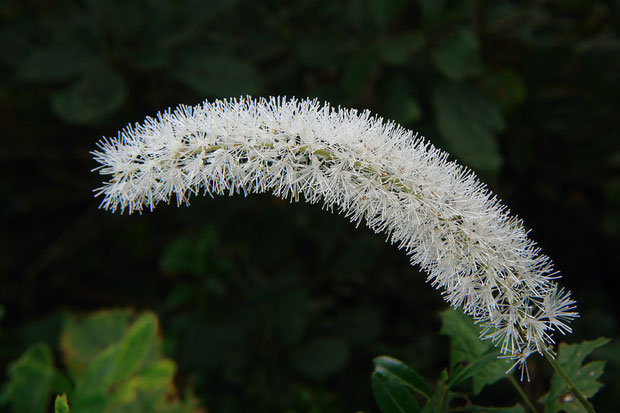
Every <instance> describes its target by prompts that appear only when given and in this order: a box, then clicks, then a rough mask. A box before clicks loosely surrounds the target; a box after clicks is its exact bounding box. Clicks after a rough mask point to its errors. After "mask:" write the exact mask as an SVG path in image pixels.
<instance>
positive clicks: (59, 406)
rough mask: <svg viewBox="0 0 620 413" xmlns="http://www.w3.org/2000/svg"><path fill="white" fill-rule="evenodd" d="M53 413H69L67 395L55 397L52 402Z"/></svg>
mask: <svg viewBox="0 0 620 413" xmlns="http://www.w3.org/2000/svg"><path fill="white" fill-rule="evenodd" d="M54 413H69V404H68V403H67V395H66V394H62V395H60V394H59V395H58V396H56V401H55V402H54Z"/></svg>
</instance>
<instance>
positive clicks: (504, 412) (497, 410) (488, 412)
mask: <svg viewBox="0 0 620 413" xmlns="http://www.w3.org/2000/svg"><path fill="white" fill-rule="evenodd" d="M467 411H468V412H476V413H525V409H524V408H523V406H521V405H520V404H516V405H514V406H509V407H489V406H475V405H472V406H469V408H468V409H467Z"/></svg>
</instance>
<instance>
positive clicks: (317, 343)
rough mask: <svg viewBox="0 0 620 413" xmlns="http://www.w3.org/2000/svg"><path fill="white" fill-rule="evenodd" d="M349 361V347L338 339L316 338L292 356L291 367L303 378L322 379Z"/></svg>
mask: <svg viewBox="0 0 620 413" xmlns="http://www.w3.org/2000/svg"><path fill="white" fill-rule="evenodd" d="M348 360H349V346H348V345H347V343H346V342H345V341H343V340H342V339H340V338H316V339H314V340H312V341H310V342H309V343H307V344H305V345H304V346H302V347H301V348H300V349H298V350H297V351H295V353H294V354H293V365H294V366H295V367H296V368H297V370H299V371H300V372H301V373H303V374H304V375H305V376H307V377H310V378H315V379H322V378H325V377H327V376H329V375H330V374H332V373H335V372H337V371H338V370H340V369H341V368H342V367H343V366H344V365H345V364H346V362H347V361H348Z"/></svg>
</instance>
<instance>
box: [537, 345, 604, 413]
mask: <svg viewBox="0 0 620 413" xmlns="http://www.w3.org/2000/svg"><path fill="white" fill-rule="evenodd" d="M543 355H544V356H545V358H546V359H547V361H548V362H549V364H551V367H553V369H554V370H555V372H556V373H557V374H558V375H559V376H560V377H561V378H562V380H563V381H564V384H566V387H568V390H569V391H570V392H571V393H572V394H573V395H574V396H575V397H576V398H577V400H579V403H581V405H582V406H583V407H584V409H586V411H588V413H596V411H595V410H594V406H592V403H590V402H589V401H588V399H587V398H586V397H585V396H584V395H583V393H581V392H580V391H579V389H578V388H577V386H576V385H575V383H574V382H573V381H572V380H571V378H570V377H568V374H566V372H565V371H564V369H563V368H562V366H560V363H558V361H557V360H556V359H555V358H554V357H553V354H552V350H551V348H550V347H548V348H544V349H543Z"/></svg>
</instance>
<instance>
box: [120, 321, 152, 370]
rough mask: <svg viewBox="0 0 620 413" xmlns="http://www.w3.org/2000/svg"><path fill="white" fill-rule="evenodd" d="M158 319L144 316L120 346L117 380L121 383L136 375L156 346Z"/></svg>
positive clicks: (126, 335) (132, 327)
mask: <svg viewBox="0 0 620 413" xmlns="http://www.w3.org/2000/svg"><path fill="white" fill-rule="evenodd" d="M156 331H157V318H156V317H155V315H154V314H152V313H146V314H143V315H142V316H141V317H140V318H139V319H138V320H136V322H135V323H134V324H133V325H132V326H131V327H130V328H129V330H128V331H127V333H126V334H125V336H124V337H123V340H122V341H121V343H120V346H119V352H118V358H117V363H118V364H117V370H116V374H115V377H114V378H115V380H116V381H121V380H124V379H126V378H127V377H129V376H131V375H132V374H134V373H135V372H136V371H137V370H138V369H139V368H140V367H141V365H142V362H143V361H144V360H145V359H146V356H147V355H148V353H149V350H150V349H151V348H152V347H153V346H154V345H155V344H156V343H155V341H156V335H155V332H156Z"/></svg>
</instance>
